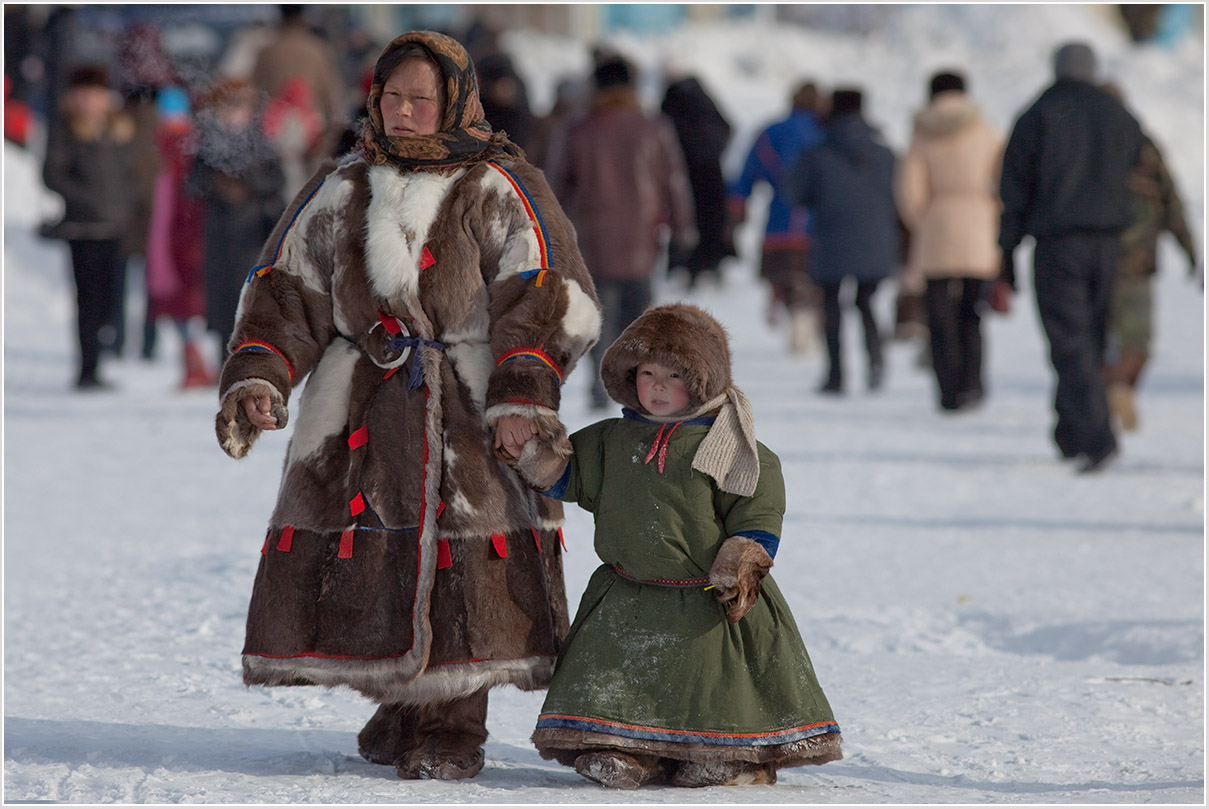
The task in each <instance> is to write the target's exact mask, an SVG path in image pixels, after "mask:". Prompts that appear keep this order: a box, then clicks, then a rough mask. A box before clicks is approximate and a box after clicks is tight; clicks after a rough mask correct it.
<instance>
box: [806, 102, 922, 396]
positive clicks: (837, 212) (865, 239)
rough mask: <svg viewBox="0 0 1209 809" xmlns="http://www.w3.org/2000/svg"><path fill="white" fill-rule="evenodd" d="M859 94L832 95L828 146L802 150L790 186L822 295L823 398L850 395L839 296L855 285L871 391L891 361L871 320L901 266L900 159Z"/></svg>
mask: <svg viewBox="0 0 1209 809" xmlns="http://www.w3.org/2000/svg"><path fill="white" fill-rule="evenodd" d="M862 99H863V95H862V93H861V91H860V90H857V89H837V90H835V91H834V92H833V93H832V97H831V112H830V114H829V115H828V116H827V119H826V120H825V121H824V124H823V130H824V136H823V141H822V143H820V144H818V145H816V146H813V147H811V148H809V149H807V150H806V151H804V152H803V153H802V155H801V157H799V158H798V162H797V165H796V166H795V167H794V169H793V171H792V172H790V173H789V175H788V176H787V177H786V180H785V195H786V198H787V199H789V200H791V201H792V202H793V203H794V204H796V205H802V206H804V207H806V208H808V209H809V210H810V216H811V219H812V221H813V223H814V225H813V226H814V244H813V246H812V248H811V249H812V259H811V262H810V275H811V277H812V278H813V279H814V281H815V283H817V284H818V285H819V287H820V289H821V290H822V292H823V331H824V333H825V335H826V338H827V355H828V359H829V361H830V362H829V368H828V372H827V377H826V378H825V379H824V381H823V384H822V385H821V386H820V387H819V392H820V393H828V394H837V393H842V392H843V389H844V374H843V363H842V361H841V346H840V331H841V329H840V326H841V316H840V289H841V287H842V285H843V282H844V280H845V279H847V278H852V279H853V280H854V281H855V282H856V308H857V309H858V310H859V311H860V313H861V322H862V324H863V326H864V330H865V350H866V352H867V354H868V358H869V374H868V380H867V381H868V385H869V389H870V390H876V389H878V388H880V387H881V385H882V379H883V375H884V369H885V362H884V360H883V355H882V338H881V332H880V330H879V329H878V325H877V320H876V318H875V317H874V315H873V302H872V301H873V294H874V293H875V292H876V291H877V287H878V285H879V284H880V283H881V282H882V281H883V280H885V279H886V278H889V277H890V276H891V275H893V274H894V272H895V270H896V269H897V267H898V262H899V223H898V212H897V209H896V208H895V203H894V166H895V158H894V153H893V152H892V151H890V148H889V147H888V146H886V145H885V143H883V142H882V140H881V136H880V135H879V134H878V133H877V131H876V130H875V129H874V128H873V127H872V126H870V125H869V123H868V122H867V121H865V119H864V117H863V116H862V114H861V106H862Z"/></svg>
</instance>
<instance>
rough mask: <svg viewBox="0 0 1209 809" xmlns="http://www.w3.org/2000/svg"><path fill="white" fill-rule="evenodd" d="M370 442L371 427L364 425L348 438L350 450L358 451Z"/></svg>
mask: <svg viewBox="0 0 1209 809" xmlns="http://www.w3.org/2000/svg"><path fill="white" fill-rule="evenodd" d="M368 441H369V427H367V426H365V425H364V424H362V425H361V426H360V427H358V428H357V429H356V430H354V431H353V433H352V435H350V436H349V437H348V448H349V449H357V448H359V447H363V446H365V445H366V443H367V442H368Z"/></svg>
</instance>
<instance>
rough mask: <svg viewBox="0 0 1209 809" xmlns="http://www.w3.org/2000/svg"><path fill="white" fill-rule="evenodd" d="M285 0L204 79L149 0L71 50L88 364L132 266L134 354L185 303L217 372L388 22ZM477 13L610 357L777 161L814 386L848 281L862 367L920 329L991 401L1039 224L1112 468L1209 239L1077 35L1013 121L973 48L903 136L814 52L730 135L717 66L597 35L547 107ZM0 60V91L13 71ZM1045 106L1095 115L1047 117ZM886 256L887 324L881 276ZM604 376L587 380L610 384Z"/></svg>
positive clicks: (946, 390)
mask: <svg viewBox="0 0 1209 809" xmlns="http://www.w3.org/2000/svg"><path fill="white" fill-rule="evenodd" d="M279 10H280V22H279V23H278V24H276V25H275V26H256V27H255V28H250V29H249V30H248V31H246V32H241V35H237V36H235V37H233V38H232V40H231V42H230V44H229V46H228V48H227V52H226V53H225V54H224V57H223V58H222V60H221V61H220V62H219V64H218V66H217V69H216V70H215V72H213V73H212V74H211V75H208V76H206V77H205V78H204V80H201V81H199V80H198V79H197V76H196V75H195V74H194V75H183V74H182V73H181V72H180V71H178V70H175V69H174V65H173V61H172V59H170V58H169V57H168V56H167V54H166V53H165V50H164V48H163V45H162V43H161V42H160V41H159V37H158V32H157V30H156V29H155V27H154V26H152V25H148V24H145V23H140V24H136V25H133V26H131V27H130V28H129V29H128V30H127V31H125V32H124V33H123V36H122V39H121V45H120V47H121V54H120V58H119V59H118V64H119V65H120V74H119V75H113V74H111V73H110V72H109V71H107V69H106V68H105V67H104V66H102V65H99V64H88V63H70V64H65V65H63V66H62V67H61V72H60V75H62V76H63V77H64V78H63V80H62V87H63V92H62V93H61V95H60V96H59V97H58V99H57V106H56V108H55V110H54V115H53V116H52V117H51V119H50V120H48V121H47V148H46V161H45V173H44V178H45V182H46V185H47V187H48V188H49V189H50V190H52V191H55V192H57V193H58V194H60V195H61V196H62V197H63V199H64V202H65V212H64V216H63V218H62V220H61V221H57V222H53V223H48V224H47V225H46V226H45V227H44V228H43V233H44V235H46V236H47V237H49V238H58V239H63V240H65V241H67V243H68V244H69V245H70V253H71V261H72V269H73V275H74V277H75V280H76V291H77V302H78V307H79V320H78V325H79V344H80V346H79V347H80V367H79V375H78V378H77V384H78V386H79V387H80V388H81V389H84V390H88V389H94V388H103V387H106V386H107V383H106V381H105V380H104V379H103V377H102V376H100V375H99V373H98V368H99V365H100V360H101V357H102V356H103V355H104V354H105V353H106V352H107V351H108V352H113V353H118V354H120V353H121V352H122V351H123V347H124V345H125V343H126V342H127V340H126V335H125V323H126V319H127V314H126V312H125V311H124V308H125V301H126V298H127V296H126V277H127V273H128V272H129V273H134V274H141V276H142V278H143V279H144V281H145V284H146V290H147V308H146V311H145V312H144V313H142V314H143V322H144V324H145V325H144V329H143V333H142V335H141V337H142V343H141V353H142V355H143V356H144V357H151V356H152V355H153V352H154V350H155V342H156V337H155V335H156V327H157V324H158V323H160V322H161V321H170V322H171V324H172V325H173V326H174V327H175V328H176V329H177V330H178V331H179V333H180V335H181V338H182V343H183V345H184V349H183V355H182V360H181V363H182V377H181V384H182V386H184V387H194V386H204V385H212V384H214V382H215V374H214V369H213V368H211V367H209V366H208V365H207V360H206V358H205V356H204V355H203V352H201V351H199V350H198V343H199V340H201V339H202V337H203V336H204V333H205V331H206V330H209V331H211V332H213V333H214V334H215V335H217V337H218V340H219V344H220V346H221V349H220V353H219V358H218V359H219V360H220V361H221V360H222V359H224V358H225V356H226V342H227V341H228V340H229V338H230V335H231V330H232V328H233V324H234V320H235V311H236V308H237V306H238V302H239V296H240V291H241V289H242V286H243V283H244V280H245V277H246V275H247V273H248V272H249V270H250V268H252V267H254V266H256V265H257V264H258V263H260V257H261V253H262V251H270V250H271V249H272V247H273V245H272V241H271V239H270V235H271V234H272V232H273V229H274V226H275V225H276V223H277V220H278V218H279V217H280V216H281V214H282V212H283V211H284V210H285V208H286V206H287V204H288V203H289V201H290V200H291V199H292V197H293V196H294V194H295V193H296V192H297V191H298V189H300V188H301V187H302V186H303V185H304V183H305V182H306V180H307V179H308V178H309V177H310V176H311V175H312V174H313V173H314V172H315V171H316V170H317V169H318V168H319V167H320V166H321V165H322V164H323V163H324V162H325V161H328V160H330V159H337V158H339V156H340V155H342V154H345V153H347V152H348V151H349V150H350V149H354V148H358V147H357V144H358V140H359V138H360V132H361V127H362V126H363V122H364V119H365V109H364V107H365V100H366V97H367V96H368V94H369V91H370V68H371V66H372V59H373V57H374V56H375V49H374V47H373V44H372V43H370V42H361V41H357V42H352V41H350V42H348V43H340V46H339V47H337V46H336V44H335V43H332V42H330V41H328V39H326V38H325V37H324V36H323V34H322V32H321V31H317V30H316V29H315V28H314V27H313V26H312V25H311V24H310V23H309V22H308V20H307V18H306V15H305V13H304V11H305V7H304V6H291V5H283V6H280V7H279ZM460 38H461V40H462V41H463V42H465V44H466V48H467V51H468V53H469V54H470V55H471V57H472V58H473V59H474V63H475V66H476V69H477V77H478V82H479V88H480V93H481V102H482V106H483V109H484V112H485V115H486V118H487V120H488V122H489V123H490V124H491V125H492V127H493V128H495V129H496V130H498V131H503V132H506V133H507V135H508V136H509V137H510V138H511V140H512V141H513V142H514V143H515V144H516V145H517V146H519V147H520V148H521V149H523V150H524V151H525V154H526V157H527V159H528V161H529V162H530V163H532V164H533V165H535V166H537V167H539V168H541V169H543V171H544V172H545V174H546V176H547V178H548V180H549V182H550V185H551V188H552V189H553V191H554V192H555V194H556V195H557V196H558V199H559V201H560V203H561V204H562V205H563V206H564V207H565V209H566V211H567V213H568V216H569V217H570V219H571V221H572V222H573V223H574V225H575V227H576V231H577V234H578V239H579V248H580V250H581V252H582V254H583V257H584V260H585V263H586V265H587V267H588V269H589V271H590V272H591V274H592V277H593V280H594V283H595V284H596V285H597V291H598V293H599V296H600V300H601V301H602V303H603V306H604V316H605V323H604V329H603V333H602V338H601V341H600V344H599V346H598V348H597V349H595V350H594V353H593V355H592V356H593V359H594V364H598V363H599V359H600V354H601V353H602V352H603V349H604V348H605V347H607V346H608V345H609V344H610V343H611V342H612V339H613V338H615V337H616V336H617V335H618V334H620V332H621V331H622V330H623V329H624V328H625V327H626V326H627V325H629V323H631V322H632V321H633V320H634V319H636V318H637V317H638V315H640V314H641V313H642V312H643V311H644V310H645V309H646V308H647V307H648V306H649V305H650V304H651V302H652V297H653V283H654V281H655V280H656V279H657V278H658V277H659V275H660V273H666V274H668V275H669V277H671V276H672V275H673V274H676V275H679V277H682V278H683V279H684V287H683V288H684V290H685V291H686V292H688V291H691V290H692V289H693V288H694V287H695V286H697V285H698V284H699V283H700V282H701V281H702V280H703V279H712V280H713V282H714V283H718V284H720V283H722V279H723V277H724V276H723V273H722V272H721V271H720V268H721V267H722V266H723V263H724V262H726V261H727V260H729V259H733V258H735V257H736V256H737V250H736V246H735V238H734V237H735V232H736V229H737V228H738V227H740V226H742V225H743V224H744V222H745V221H746V220H747V219H748V217H749V214H750V213H751V211H749V210H748V209H749V206H750V205H751V204H752V203H753V200H754V199H756V198H757V195H756V192H757V191H758V190H759V189H760V188H761V187H762V186H763V187H765V188H766V189H767V191H768V194H767V195H766V196H765V197H763V199H767V200H768V203H767V211H766V217H764V219H763V221H764V226H763V227H764V229H763V234H762V239H761V241H760V244H759V255H758V260H757V266H758V275H759V278H760V279H761V282H762V283H764V284H765V285H766V287H767V289H768V295H769V306H768V321H769V323H770V324H771V325H773V326H774V327H777V328H780V327H781V326H785V329H786V331H787V333H788V349H789V351H790V352H791V353H792V354H795V355H812V354H814V355H820V356H823V357H825V359H826V372H825V374H824V376H823V378H822V379H821V380H820V382H819V384H818V390H819V392H820V393H824V394H827V395H833V396H838V395H843V394H844V392H845V390H846V387H848V386H849V385H848V383H847V376H848V375H847V374H846V373H845V369H844V363H843V357H844V351H843V345H842V335H843V333H844V329H843V328H842V312H843V310H844V308H845V307H847V306H852V307H854V308H855V309H856V311H857V313H858V314H859V318H860V323H861V326H862V330H863V335H864V348H865V355H866V368H865V380H864V381H865V387H867V388H868V389H870V390H877V389H879V388H881V387H882V386H883V385H884V383H885V372H886V360H885V342H886V341H887V340H889V339H896V338H897V339H909V340H915V341H917V342H918V346H919V364H920V365H922V366H925V367H928V368H930V370H931V372H932V374H933V375H934V377H935V382H936V388H935V389H936V402H937V406H938V407H939V408H940V410H941V411H943V412H946V413H960V412H963V411H967V410H969V409H971V408H974V407H976V406H978V405H979V404H980V403H982V402H983V401H984V400H985V398H986V396H987V394H988V385H987V382H986V373H985V368H984V353H985V351H984V345H983V343H984V341H983V335H982V323H981V321H982V318H983V317H984V315H985V314H986V313H987V312H988V311H1000V312H1003V311H1007V310H1008V309H1009V308H1010V306H1011V293H1012V292H1013V291H1014V290H1015V288H1016V281H1015V263H1014V260H1013V251H1014V249H1015V248H1016V246H1017V245H1018V244H1019V243H1020V241H1021V240H1022V239H1023V238H1024V237H1025V236H1031V237H1033V238H1034V239H1035V240H1036V251H1035V254H1034V265H1035V272H1034V285H1033V286H1034V291H1035V295H1036V299H1037V305H1038V308H1039V311H1040V313H1041V319H1042V324H1043V328H1044V331H1045V335H1046V337H1047V340H1048V342H1049V345H1050V349H1051V362H1052V365H1053V368H1054V371H1055V375H1056V380H1057V382H1056V392H1055V400H1054V408H1055V415H1056V418H1057V426H1056V427H1055V433H1054V440H1055V443H1056V444H1057V446H1058V448H1059V450H1060V452H1061V454H1062V455H1063V456H1064V457H1076V458H1080V459H1082V462H1081V463H1082V466H1081V468H1084V469H1085V470H1086V471H1094V470H1095V469H1098V468H1100V466H1102V465H1103V464H1104V463H1106V462H1107V461H1109V460H1111V459H1112V458H1113V457H1115V454H1116V451H1117V449H1116V441H1115V440H1114V438H1113V434H1114V430H1116V429H1125V430H1133V429H1136V428H1137V425H1138V421H1139V417H1138V412H1137V406H1136V401H1135V397H1134V392H1135V391H1136V388H1137V385H1138V383H1139V379H1140V376H1141V373H1142V370H1143V367H1144V366H1145V363H1146V361H1147V358H1148V355H1149V342H1150V338H1151V334H1152V326H1151V310H1152V298H1151V290H1150V279H1151V278H1152V277H1153V275H1154V273H1155V272H1156V270H1157V262H1156V250H1157V243H1158V237H1159V234H1160V233H1161V232H1163V231H1168V232H1170V233H1171V234H1172V235H1173V236H1174V237H1175V239H1176V240H1177V241H1178V244H1179V246H1180V247H1181V248H1182V249H1183V251H1184V252H1185V254H1186V255H1187V258H1188V261H1189V264H1190V266H1191V267H1192V272H1193V274H1194V275H1195V274H1196V273H1197V272H1198V271H1199V268H1200V257H1199V253H1198V248H1197V246H1196V244H1195V243H1194V239H1193V237H1192V233H1191V231H1190V229H1189V226H1188V223H1187V221H1186V218H1185V216H1184V213H1183V208H1182V204H1181V201H1180V197H1179V194H1178V192H1177V189H1176V186H1177V184H1176V182H1175V181H1174V180H1173V178H1172V176H1171V174H1170V172H1169V171H1168V169H1167V167H1166V166H1165V164H1164V161H1163V157H1162V154H1161V153H1160V151H1159V148H1158V147H1157V146H1156V144H1155V142H1154V140H1153V139H1152V138H1150V137H1149V136H1147V135H1146V134H1145V133H1144V132H1143V130H1142V127H1141V125H1140V124H1138V122H1137V120H1136V119H1135V118H1134V116H1133V115H1132V114H1131V113H1130V112H1129V111H1128V110H1127V106H1126V103H1125V100H1124V99H1123V98H1122V94H1121V92H1120V89H1119V88H1117V87H1115V86H1112V85H1108V84H1106V83H1104V82H1103V81H1102V79H1101V77H1100V76H1099V75H1098V71H1097V67H1096V61H1095V54H1094V53H1093V52H1092V51H1091V49H1090V48H1088V47H1087V46H1086V45H1082V44H1072V45H1069V46H1068V47H1066V48H1064V49H1060V50H1059V51H1058V52H1057V53H1056V54H1055V59H1054V64H1053V68H1054V82H1053V85H1052V86H1051V87H1049V88H1048V89H1046V90H1045V91H1044V92H1043V93H1042V94H1041V96H1040V98H1039V99H1038V101H1037V103H1036V104H1035V105H1033V106H1032V107H1030V109H1029V110H1026V111H1022V113H1021V116H1020V118H1019V120H1018V121H1017V122H1016V123H1015V125H1014V127H1013V131H1012V132H1011V133H1002V132H999V131H997V130H996V129H995V128H994V127H993V126H991V125H990V124H989V123H988V122H987V121H986V119H985V118H984V117H983V115H982V114H981V112H980V109H979V105H978V104H977V102H976V101H975V96H974V95H972V94H971V93H970V91H969V89H968V88H967V77H966V75H965V74H964V73H963V72H962V71H961V70H960V69H950V70H944V71H939V72H937V73H936V74H934V75H933V76H931V77H930V78H929V81H928V84H927V86H926V87H925V88H923V89H924V94H925V96H926V103H924V105H923V106H922V107H921V108H920V109H919V110H918V111H917V112H916V113H915V115H914V120H913V129H912V136H911V140H910V144H909V146H908V148H907V149H906V151H905V152H903V153H902V154H896V153H895V151H894V150H893V149H891V147H890V146H889V145H888V144H887V143H886V142H885V141H884V138H883V137H882V136H881V134H880V132H879V131H878V129H877V127H876V126H874V125H873V124H872V123H871V122H870V121H869V120H868V119H867V118H866V116H865V111H864V104H863V102H864V92H863V88H861V87H860V86H855V85H847V86H837V87H833V88H824V87H823V86H822V84H821V82H819V81H817V80H814V79H803V80H802V81H800V82H799V83H798V84H797V85H796V86H794V87H793V89H792V92H791V93H790V97H789V98H787V99H786V101H787V107H786V111H785V113H784V114H783V115H782V116H779V117H778V118H777V119H775V120H771V121H768V122H766V124H764V125H763V126H761V127H760V128H758V130H757V133H756V135H755V138H754V140H753V141H752V142H751V143H750V144H737V143H733V142H732V127H731V124H730V123H729V122H728V120H727V117H726V115H725V113H724V111H723V109H722V108H721V107H720V106H719V105H718V104H717V103H716V102H715V100H714V99H713V98H712V97H711V95H710V92H709V90H708V88H707V87H706V86H705V84H704V83H703V81H702V79H701V77H699V76H697V75H694V74H693V72H692V71H691V70H688V69H686V68H685V67H683V66H682V65H680V64H675V63H667V64H665V65H663V66H662V67H661V73H662V76H661V78H662V80H663V81H662V84H661V86H660V90H661V92H662V99H661V100H660V101H659V104H658V109H657V110H656V109H647V108H646V107H645V106H644V104H643V103H642V102H641V101H640V97H639V68H638V67H637V66H636V65H635V63H634V62H632V61H631V60H629V59H627V58H626V57H625V56H624V55H622V54H621V53H618V52H615V51H612V50H609V49H607V48H604V47H597V48H596V49H595V50H594V51H593V52H592V62H591V67H590V72H589V73H588V75H584V76H567V77H564V78H563V79H562V80H561V81H560V82H559V83H558V84H557V87H556V91H555V97H554V102H553V105H552V106H551V108H550V110H549V112H548V113H547V114H545V115H538V114H536V113H535V112H534V111H533V108H532V106H531V102H530V96H529V91H528V88H527V87H526V83H525V81H524V79H523V77H522V76H521V74H520V72H519V71H518V70H517V68H516V65H515V64H514V63H513V61H512V59H511V58H510V56H509V55H508V54H507V53H506V52H505V50H504V49H503V48H502V47H501V46H500V45H499V42H498V38H497V37H496V36H495V34H494V32H492V31H490V30H488V29H487V28H485V27H483V26H479V25H473V26H472V27H471V28H470V29H469V30H467V31H465V32H462V35H461V37H460ZM342 49H343V50H344V51H347V53H343V52H341V50H342ZM350 58H352V59H354V61H355V67H354V69H352V70H350V69H349V67H348V60H349V59H350ZM350 73H351V74H353V75H356V76H357V77H358V78H357V79H356V80H355V81H352V82H350V81H347V80H346V77H348V76H349V75H350ZM5 86H6V96H7V94H8V92H9V87H10V80H9V77H8V76H7V75H6V85H5ZM6 111H7V110H6ZM28 114H29V110H28V109H23V108H22V107H21V105H19V104H18V105H14V109H13V116H12V120H11V121H10V120H9V116H7V115H6V137H9V138H10V139H11V140H20V139H21V138H22V137H24V133H25V132H26V131H27V130H28V126H29V122H28V119H27V117H22V116H28ZM1047 116H1064V120H1067V119H1072V116H1073V120H1076V121H1077V122H1078V126H1074V125H1070V126H1064V127H1063V129H1062V131H1063V132H1064V134H1063V135H1061V136H1055V135H1053V133H1052V131H1050V130H1048V129H1046V128H1045V126H1044V123H1045V121H1046V120H1048V118H1047ZM1008 135H1010V137H1008ZM728 149H737V150H741V153H742V154H743V155H745V158H744V159H743V160H741V161H737V163H736V165H738V166H740V169H739V171H738V172H737V173H735V174H734V176H727V172H726V171H724V168H723V166H724V161H723V155H724V153H726V151H727V150H728ZM128 178H135V181H134V182H129V181H128ZM760 213H761V214H763V213H765V212H763V211H761V212H760ZM887 281H892V282H894V285H895V287H896V296H897V300H896V305H895V322H894V323H891V324H883V323H880V322H879V320H878V315H877V307H875V306H874V303H873V301H874V298H875V296H876V295H877V293H878V291H879V289H881V288H882V287H883V286H884V285H885V282H887ZM1202 283H1203V282H1202ZM594 377H595V378H594V384H593V387H592V403H593V405H594V406H595V407H605V406H607V403H608V398H607V396H606V394H605V391H604V389H603V386H602V385H601V384H600V380H599V378H598V377H599V374H598V373H595V372H594Z"/></svg>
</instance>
